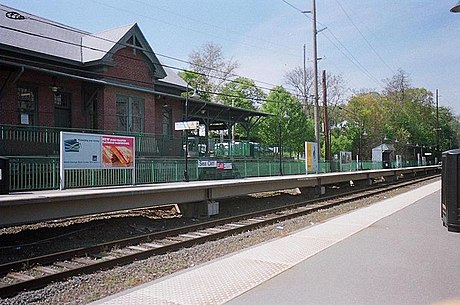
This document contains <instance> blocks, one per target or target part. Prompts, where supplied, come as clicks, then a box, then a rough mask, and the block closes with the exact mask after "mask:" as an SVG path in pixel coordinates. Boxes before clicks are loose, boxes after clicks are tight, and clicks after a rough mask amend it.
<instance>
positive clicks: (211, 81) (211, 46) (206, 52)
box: [180, 42, 239, 100]
mask: <svg viewBox="0 0 460 305" xmlns="http://www.w3.org/2000/svg"><path fill="white" fill-rule="evenodd" d="M189 62H190V67H189V69H190V71H187V72H183V73H180V76H181V77H182V78H183V79H184V80H185V81H187V82H188V83H189V84H190V85H191V86H192V87H194V88H196V89H197V90H199V93H200V96H201V98H202V99H206V100H215V96H214V94H213V93H218V92H220V90H221V88H222V86H223V85H224V84H225V83H227V82H228V81H229V80H230V79H231V78H232V77H234V72H235V70H236V69H237V68H238V66H239V64H238V62H237V61H236V60H234V59H228V60H227V59H225V57H224V55H223V53H222V47H221V46H219V45H217V44H215V43H213V42H209V43H206V44H205V45H203V46H202V47H200V48H199V49H198V50H193V51H192V53H191V54H190V55H189Z"/></svg>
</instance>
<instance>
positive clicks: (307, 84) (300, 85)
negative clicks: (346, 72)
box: [284, 67, 346, 116]
mask: <svg viewBox="0 0 460 305" xmlns="http://www.w3.org/2000/svg"><path fill="white" fill-rule="evenodd" d="M319 81H320V80H319ZM284 82H285V84H286V85H289V86H291V87H292V88H293V89H294V90H295V93H296V95H297V96H299V97H300V98H301V99H302V100H303V104H304V111H305V114H306V115H307V116H311V115H312V113H313V99H311V96H312V94H313V93H312V92H313V84H314V77H313V71H312V69H311V68H307V69H305V72H304V69H303V68H302V67H295V68H294V69H292V70H291V71H288V72H287V73H286V74H285V75H284ZM326 84H327V99H328V105H329V106H335V105H337V104H340V103H342V102H343V99H344V95H345V91H346V88H345V87H346V86H345V81H344V79H343V77H342V76H341V75H334V74H327V75H326ZM319 87H320V88H321V84H319ZM320 91H321V90H320ZM318 94H319V98H320V99H321V95H322V92H319V93H318Z"/></svg>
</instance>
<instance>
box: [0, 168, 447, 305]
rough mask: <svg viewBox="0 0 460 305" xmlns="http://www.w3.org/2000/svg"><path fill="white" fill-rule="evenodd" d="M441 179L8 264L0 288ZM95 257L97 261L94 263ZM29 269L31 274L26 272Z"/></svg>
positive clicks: (1, 292)
mask: <svg viewBox="0 0 460 305" xmlns="http://www.w3.org/2000/svg"><path fill="white" fill-rule="evenodd" d="M436 177H439V175H434V176H428V177H424V178H421V179H416V180H411V181H405V182H402V183H401V182H399V183H392V184H385V185H384V186H382V185H383V184H380V185H377V186H375V187H373V188H371V189H369V188H368V189H361V190H357V191H351V192H347V193H341V194H336V195H331V196H326V197H320V198H317V199H312V200H307V201H303V202H301V203H295V204H290V205H286V206H283V207H278V208H274V209H267V210H263V211H258V212H253V213H247V214H244V215H238V216H233V217H228V218H223V219H218V220H214V221H208V222H204V223H200V224H196V225H192V226H186V227H181V228H177V229H172V230H167V231H162V232H158V233H150V234H145V235H141V236H138V237H134V238H127V239H122V240H117V241H112V242H107V243H103V244H99V245H96V246H92V247H87V248H79V249H72V250H68V251H63V252H59V253H55V254H50V255H45V256H40V257H34V258H29V259H25V260H20V261H16V262H11V263H6V264H3V265H0V274H1V275H4V278H5V277H8V276H9V277H10V278H12V279H13V280H12V281H14V282H13V283H8V284H0V297H6V296H12V295H15V294H17V293H18V292H20V291H23V290H31V289H37V288H41V287H44V286H46V285H47V284H49V283H51V282H55V281H61V280H63V279H65V278H69V277H71V276H75V275H80V274H88V273H93V272H95V271H98V270H104V269H110V268H112V267H114V266H118V265H124V264H128V263H131V262H133V261H135V260H140V259H145V258H148V257H151V256H153V255H160V254H164V253H167V252H172V251H176V250H178V249H182V248H187V247H191V246H193V245H196V244H200V243H204V242H207V241H211V240H216V239H219V238H222V237H225V236H229V235H233V234H237V233H241V232H244V231H249V230H253V229H255V228H258V227H262V226H267V225H270V224H273V223H277V222H281V221H284V220H287V219H290V218H295V217H300V216H303V215H306V214H310V213H312V212H315V211H318V210H320V209H327V208H331V207H334V206H337V205H340V204H344V203H346V202H350V201H355V200H359V199H362V198H366V197H370V196H374V195H377V194H380V193H383V192H387V191H390V190H392V189H395V188H401V187H404V186H408V185H412V184H415V183H419V182H422V181H425V180H428V179H433V178H436ZM108 249H112V251H111V252H108V254H106V252H107V250H108ZM113 249H115V250H113ZM91 256H92V257H97V258H96V259H94V258H90V257H91ZM45 265H48V266H45ZM24 268H26V269H27V270H25V271H21V270H23V269H24ZM31 270H32V271H35V272H40V273H44V275H42V276H32V275H28V274H27V273H28V271H31Z"/></svg>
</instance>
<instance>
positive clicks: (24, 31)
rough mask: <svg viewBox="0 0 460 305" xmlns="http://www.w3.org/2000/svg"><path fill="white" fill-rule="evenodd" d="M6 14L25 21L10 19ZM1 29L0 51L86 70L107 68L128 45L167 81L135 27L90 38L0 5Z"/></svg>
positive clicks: (55, 23)
mask: <svg viewBox="0 0 460 305" xmlns="http://www.w3.org/2000/svg"><path fill="white" fill-rule="evenodd" d="M7 12H17V13H19V14H20V15H22V16H24V19H10V18H8V17H7ZM0 25H1V27H0V48H4V49H7V50H11V51H16V52H23V53H25V54H29V55H34V56H38V57H45V58H47V59H52V60H59V61H64V62H66V63H70V64H74V65H79V66H85V65H95V64H107V63H109V62H110V61H111V59H112V55H113V54H114V53H115V52H116V51H117V50H119V49H121V48H123V47H126V46H127V45H129V46H131V47H135V48H137V49H139V51H141V52H143V53H144V54H145V56H146V57H147V58H148V59H149V60H150V62H151V64H152V65H153V67H154V69H153V71H155V73H154V75H155V77H156V78H164V77H166V72H165V71H164V69H163V67H162V65H161V63H160V61H159V60H158V58H157V57H156V55H155V53H154V52H153V50H152V48H151V47H150V45H149V44H148V42H147V40H146V39H145V37H144V35H143V34H142V32H141V30H140V28H139V26H138V25H137V24H129V25H125V26H122V27H119V28H116V29H112V30H107V31H103V32H100V33H96V34H91V33H89V32H85V31H81V30H78V29H75V28H72V27H69V26H67V25H63V24H60V23H57V22H54V21H51V20H48V19H45V18H41V17H38V16H35V15H32V14H29V13H26V12H23V11H19V10H16V9H14V8H10V7H8V6H5V5H2V4H0Z"/></svg>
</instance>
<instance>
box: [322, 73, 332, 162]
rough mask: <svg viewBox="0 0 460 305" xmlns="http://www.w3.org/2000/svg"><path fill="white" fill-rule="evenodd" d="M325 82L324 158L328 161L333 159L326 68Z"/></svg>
mask: <svg viewBox="0 0 460 305" xmlns="http://www.w3.org/2000/svg"><path fill="white" fill-rule="evenodd" d="M322 84H323V125H324V148H325V150H324V152H325V154H324V158H325V159H326V161H329V162H330V161H331V152H330V143H329V123H328V119H327V84H326V70H323V77H322Z"/></svg>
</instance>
